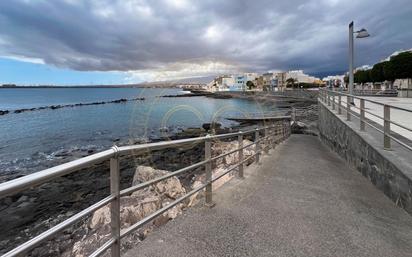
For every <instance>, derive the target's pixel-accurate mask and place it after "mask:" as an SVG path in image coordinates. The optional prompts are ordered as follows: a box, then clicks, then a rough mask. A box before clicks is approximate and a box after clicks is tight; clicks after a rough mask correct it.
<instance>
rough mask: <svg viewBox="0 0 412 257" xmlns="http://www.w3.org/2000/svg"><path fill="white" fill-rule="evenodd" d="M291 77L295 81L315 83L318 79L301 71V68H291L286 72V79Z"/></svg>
mask: <svg viewBox="0 0 412 257" xmlns="http://www.w3.org/2000/svg"><path fill="white" fill-rule="evenodd" d="M289 78H293V79H294V80H295V81H296V82H297V83H315V81H317V80H319V79H318V78H315V77H313V76H310V75H307V74H305V73H303V70H292V71H288V72H287V73H286V80H288V79H289Z"/></svg>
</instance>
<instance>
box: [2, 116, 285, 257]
mask: <svg viewBox="0 0 412 257" xmlns="http://www.w3.org/2000/svg"><path fill="white" fill-rule="evenodd" d="M261 134H263V136H262V137H261ZM248 135H252V136H253V135H254V139H255V140H254V142H252V143H250V144H248V145H243V139H244V137H245V136H248ZM289 135H290V117H286V118H284V119H283V120H280V121H276V123H274V124H273V125H270V126H264V127H259V128H256V129H253V130H248V131H245V132H241V131H239V132H235V133H228V134H221V135H207V136H203V137H196V138H188V139H181V140H172V141H163V142H156V143H149V144H141V145H131V146H122V147H117V146H114V147H112V148H111V149H109V150H106V151H103V152H100V153H97V154H93V155H90V156H88V157H84V158H81V159H78V160H75V161H72V162H68V163H65V164H62V165H58V166H55V167H53V168H50V169H46V170H43V171H39V172H36V173H33V174H31V175H27V176H24V177H21V178H18V179H14V180H11V181H8V182H5V183H2V184H0V198H3V197H6V196H9V195H12V194H16V193H19V192H21V191H23V190H25V189H29V188H33V187H35V186H38V185H41V184H43V183H45V182H48V181H50V180H53V179H56V178H59V177H62V176H64V175H67V174H70V173H73V172H76V171H79V170H80V169H82V168H85V167H89V166H91V165H93V164H97V163H101V162H103V161H107V160H110V195H109V196H107V197H105V198H104V199H102V200H100V201H99V202H97V203H94V204H93V205H91V206H89V207H88V208H86V209H84V210H82V211H81V212H79V213H77V214H75V215H73V216H71V217H70V218H68V219H67V220H65V221H63V222H61V223H59V224H58V225H56V226H54V227H52V228H50V229H48V230H46V231H45V232H43V233H41V234H40V235H38V236H36V237H34V238H32V239H30V240H29V241H27V242H25V243H23V244H21V245H19V246H18V247H16V248H14V249H13V250H11V251H9V252H7V253H6V254H4V255H3V257H10V256H20V255H22V254H25V253H27V252H29V251H30V250H32V249H34V248H35V247H36V246H39V244H41V243H43V242H45V241H46V240H49V239H51V238H52V237H53V236H55V235H56V234H57V233H59V232H61V231H63V230H65V229H66V228H68V227H69V226H71V225H73V224H75V223H76V222H78V221H80V220H81V219H83V218H84V217H86V216H88V215H90V214H92V213H93V212H94V211H96V210H97V209H99V208H101V207H103V206H105V205H107V204H109V203H110V211H111V219H110V225H111V238H110V239H109V240H108V241H107V242H106V243H104V244H103V245H102V246H100V247H99V248H98V249H97V250H96V251H95V252H94V253H92V254H91V255H90V256H100V255H102V254H103V253H105V252H106V251H107V250H108V249H109V248H110V249H111V256H113V257H119V256H120V243H121V239H122V238H124V237H125V236H127V235H129V234H131V233H132V232H134V231H136V230H137V229H138V228H141V227H142V226H143V225H145V224H147V223H149V222H150V221H152V220H153V219H155V218H156V217H158V216H160V215H161V214H163V213H164V212H166V211H168V210H169V209H171V208H173V207H174V206H176V205H177V204H179V203H181V202H182V201H184V200H185V199H187V198H189V197H190V196H192V195H194V194H195V193H197V192H199V191H201V190H205V202H206V205H212V183H213V182H214V181H216V180H218V179H219V178H221V177H223V176H225V175H226V174H228V173H229V172H231V171H234V170H235V169H237V171H238V176H239V177H241V178H242V177H243V169H244V164H245V163H246V162H247V161H249V160H250V159H251V158H255V162H256V163H258V162H259V157H260V155H261V154H262V152H263V151H264V152H268V150H269V148H274V147H275V145H276V144H277V143H279V142H281V141H283V140H285V139H286V138H287V137H288V136H289ZM228 138H237V140H238V148H237V149H234V150H232V151H230V152H227V153H223V154H221V155H218V156H214V157H212V152H211V146H212V143H213V141H214V140H221V139H228ZM263 141H266V143H267V144H266V147H264V148H263V147H262V142H263ZM199 143H204V144H205V158H204V160H203V161H201V162H198V163H195V164H192V165H190V166H188V167H185V168H182V169H179V170H177V171H174V172H170V173H169V174H167V175H164V176H161V177H158V178H155V179H153V180H150V181H147V182H144V183H140V184H137V185H135V186H131V187H129V188H126V189H124V190H120V165H119V159H120V157H121V156H122V157H123V156H126V155H128V156H132V155H139V154H142V153H147V152H148V151H154V150H160V149H165V148H172V147H180V146H183V145H188V144H189V145H190V144H193V145H195V144H199ZM252 146H254V147H255V153H254V154H253V155H251V156H249V157H248V158H244V157H243V150H244V149H245V148H248V147H252ZM233 153H238V159H237V163H236V164H235V165H233V166H231V167H229V168H228V169H226V170H225V171H224V172H223V173H221V174H219V175H217V176H215V177H212V163H213V162H214V161H216V160H218V159H220V158H224V157H225V156H227V155H229V154H233ZM200 166H204V167H205V175H206V182H205V183H204V184H203V185H201V186H200V187H198V188H195V189H193V190H192V191H190V192H188V193H187V194H185V195H184V196H182V197H180V198H178V199H176V200H175V201H174V202H172V203H170V204H169V205H167V206H164V207H163V208H161V209H159V210H157V211H155V212H153V213H152V214H150V215H149V216H147V217H145V218H143V219H142V220H140V221H138V222H137V223H135V224H133V225H131V226H130V227H128V228H126V229H125V230H123V231H120V225H121V220H120V208H121V206H120V198H121V197H122V196H126V195H129V194H131V193H133V192H135V191H137V190H141V189H143V188H146V187H148V186H150V185H153V184H156V183H158V182H160V181H163V180H166V179H168V178H171V177H174V176H178V175H181V174H183V173H187V172H190V171H192V170H193V169H195V168H197V167H200Z"/></svg>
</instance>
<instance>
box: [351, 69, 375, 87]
mask: <svg viewBox="0 0 412 257" xmlns="http://www.w3.org/2000/svg"><path fill="white" fill-rule="evenodd" d="M369 73H370V71H369V70H358V71H357V72H356V73H355V74H354V77H353V80H354V81H355V83H360V84H363V83H367V82H370V81H371V79H370V76H369Z"/></svg>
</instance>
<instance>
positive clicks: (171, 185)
mask: <svg viewBox="0 0 412 257" xmlns="http://www.w3.org/2000/svg"><path fill="white" fill-rule="evenodd" d="M167 174H169V172H168V171H165V170H155V169H153V168H152V167H147V166H138V167H137V168H136V171H135V174H134V176H133V182H132V184H133V185H136V184H138V183H141V182H146V181H149V180H152V179H155V178H158V177H161V176H164V175H167ZM151 187H153V186H151ZM154 188H155V190H156V191H157V193H159V194H164V195H166V196H167V197H169V198H171V199H176V198H177V197H179V196H181V195H183V194H185V193H186V191H185V189H184V188H183V186H182V184H181V183H180V181H179V179H178V178H177V177H171V178H169V179H167V180H164V181H161V182H159V183H157V184H155V185H154Z"/></svg>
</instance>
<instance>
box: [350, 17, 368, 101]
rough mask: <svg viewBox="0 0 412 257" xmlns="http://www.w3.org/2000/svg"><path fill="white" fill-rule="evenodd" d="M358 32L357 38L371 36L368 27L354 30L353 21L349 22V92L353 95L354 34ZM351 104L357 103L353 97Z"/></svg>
mask: <svg viewBox="0 0 412 257" xmlns="http://www.w3.org/2000/svg"><path fill="white" fill-rule="evenodd" d="M355 33H356V38H365V37H369V33H368V31H367V30H366V29H361V30H358V31H355V32H354V31H353V21H352V22H351V23H349V94H350V95H353V52H354V50H353V34H355ZM351 104H352V105H353V104H355V103H354V101H353V97H351Z"/></svg>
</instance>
